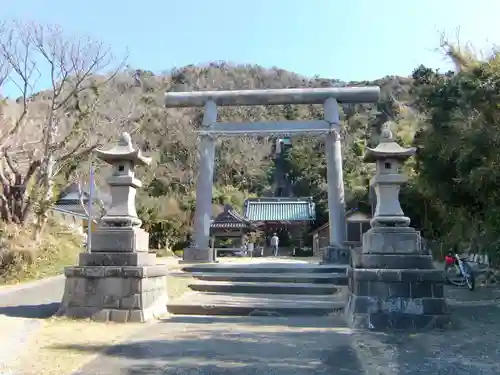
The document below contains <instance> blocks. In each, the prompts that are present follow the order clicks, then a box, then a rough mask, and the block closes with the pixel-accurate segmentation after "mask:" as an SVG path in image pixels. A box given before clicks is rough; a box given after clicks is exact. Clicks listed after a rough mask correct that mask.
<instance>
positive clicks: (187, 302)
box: [168, 261, 347, 316]
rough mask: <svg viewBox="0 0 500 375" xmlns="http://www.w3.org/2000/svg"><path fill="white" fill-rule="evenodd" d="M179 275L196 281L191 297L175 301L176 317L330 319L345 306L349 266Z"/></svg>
mask: <svg viewBox="0 0 500 375" xmlns="http://www.w3.org/2000/svg"><path fill="white" fill-rule="evenodd" d="M173 275H174V276H178V277H192V278H193V279H194V281H193V282H192V283H191V284H190V285H189V288H190V289H191V291H190V292H187V293H185V294H184V295H183V296H182V297H180V298H179V299H177V300H173V301H170V302H169V304H168V311H169V312H170V313H171V314H179V315H237V316H246V315H253V316H255V315H264V316H293V315H295V316H297V315H300V316H325V315H330V314H333V313H338V312H340V311H343V308H344V305H345V298H346V297H345V289H346V285H347V274H346V266H337V265H318V264H312V263H291V262H290V263H281V262H279V261H276V262H275V263H253V264H252V263H250V264H201V265H192V266H186V267H184V268H183V269H182V272H179V273H176V274H173Z"/></svg>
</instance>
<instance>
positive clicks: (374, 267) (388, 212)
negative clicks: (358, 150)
mask: <svg viewBox="0 0 500 375" xmlns="http://www.w3.org/2000/svg"><path fill="white" fill-rule="evenodd" d="M414 154H415V149H414V148H403V147H401V146H399V145H398V144H397V143H396V142H395V141H394V140H393V136H392V133H391V131H390V130H389V129H388V127H385V128H384V129H383V131H382V134H381V139H380V143H379V145H378V146H377V147H375V148H373V149H371V148H369V149H368V151H367V153H366V156H365V161H366V162H369V163H376V174H375V176H374V177H373V178H372V180H371V185H372V186H373V187H374V190H375V192H376V196H377V204H376V209H375V214H374V217H373V219H372V220H371V222H370V224H371V227H372V228H371V229H370V230H369V231H367V232H366V233H365V234H364V235H363V245H362V249H361V250H358V251H354V252H353V254H352V262H351V267H350V268H349V269H348V290H349V292H348V302H347V307H346V317H347V320H348V323H349V324H350V325H351V326H353V327H355V328H366V329H371V330H389V329H404V330H414V329H422V328H443V327H445V326H447V325H448V324H449V322H450V315H449V314H448V309H447V304H446V301H445V299H444V294H443V284H444V279H443V272H442V271H440V270H436V269H434V264H433V261H432V256H431V255H429V254H425V253H424V252H423V251H422V249H421V241H420V233H419V232H418V231H416V230H415V229H414V228H411V227H409V224H410V219H409V218H408V217H406V216H405V215H404V213H403V210H402V209H401V205H400V203H399V190H400V187H401V185H402V184H403V183H405V182H406V176H404V175H403V173H402V171H401V167H402V165H403V163H404V161H405V160H406V159H408V158H409V157H411V156H412V155H414Z"/></svg>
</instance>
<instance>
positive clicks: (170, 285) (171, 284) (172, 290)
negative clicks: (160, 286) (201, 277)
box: [167, 276, 194, 301]
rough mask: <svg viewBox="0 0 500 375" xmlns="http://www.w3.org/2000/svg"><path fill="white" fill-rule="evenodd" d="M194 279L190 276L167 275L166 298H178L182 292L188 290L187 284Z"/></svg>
mask: <svg viewBox="0 0 500 375" xmlns="http://www.w3.org/2000/svg"><path fill="white" fill-rule="evenodd" d="M193 281H194V279H193V278H191V277H175V276H167V294H168V299H169V300H170V301H172V300H173V299H176V298H179V297H180V296H182V295H183V294H184V293H186V292H188V291H189V290H190V289H189V284H191V283H192V282H193Z"/></svg>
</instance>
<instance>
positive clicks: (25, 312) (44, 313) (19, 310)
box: [0, 302, 59, 319]
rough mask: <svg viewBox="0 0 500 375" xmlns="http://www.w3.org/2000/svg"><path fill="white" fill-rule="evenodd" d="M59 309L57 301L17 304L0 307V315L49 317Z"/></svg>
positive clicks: (33, 317)
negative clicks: (39, 303)
mask: <svg viewBox="0 0 500 375" xmlns="http://www.w3.org/2000/svg"><path fill="white" fill-rule="evenodd" d="M58 309H59V303H57V302H53V303H46V304H41V305H19V306H3V307H0V315H5V316H9V317H13V318H29V319H45V318H50V317H51V316H52V315H54V314H55V313H56V312H57V310H58Z"/></svg>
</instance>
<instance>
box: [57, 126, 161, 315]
mask: <svg viewBox="0 0 500 375" xmlns="http://www.w3.org/2000/svg"><path fill="white" fill-rule="evenodd" d="M95 152H96V154H97V156H98V158H99V159H101V160H102V161H104V162H106V163H108V164H110V165H111V166H112V174H111V176H110V177H109V178H108V179H107V182H108V185H109V188H110V193H111V200H112V202H111V207H110V208H109V209H108V211H107V212H106V214H105V215H104V216H103V217H102V218H101V220H100V222H99V225H98V228H97V230H96V231H94V232H92V233H91V243H90V245H91V246H90V253H87V252H84V253H81V254H80V257H79V265H78V266H76V267H67V268H66V269H65V272H64V273H65V276H66V285H65V291H64V296H63V301H62V303H61V307H60V309H59V314H60V315H66V316H70V317H73V318H92V319H94V320H101V321H118V322H129V321H131V322H143V321H147V320H149V319H151V318H153V317H159V316H160V315H162V314H164V313H166V311H167V310H166V304H167V294H166V275H167V269H166V267H164V266H161V265H156V254H154V253H150V252H149V247H148V242H149V235H148V233H147V232H146V231H145V230H143V229H141V228H140V225H141V220H140V219H139V218H138V217H137V211H136V207H135V194H136V189H137V188H139V187H141V182H140V181H139V180H138V179H137V178H136V177H135V171H134V169H135V167H136V166H137V165H149V164H150V162H151V159H150V158H147V157H144V156H143V155H142V154H141V152H140V150H138V149H137V148H135V147H134V146H133V145H132V140H131V138H130V135H129V134H128V133H123V135H122V137H121V138H120V140H119V141H118V143H117V144H116V146H115V147H112V148H111V149H109V150H96V151H95Z"/></svg>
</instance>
